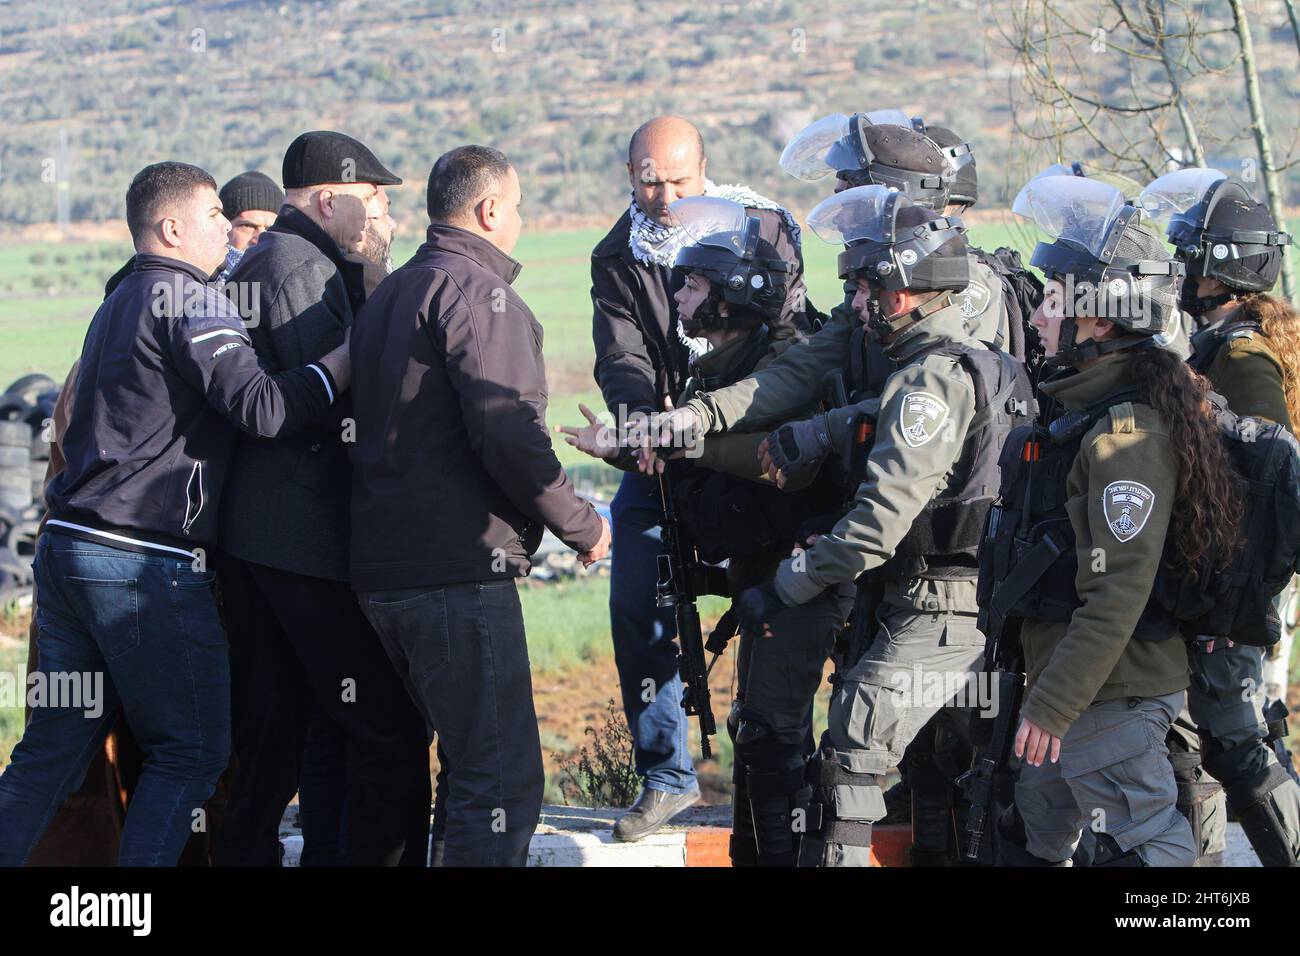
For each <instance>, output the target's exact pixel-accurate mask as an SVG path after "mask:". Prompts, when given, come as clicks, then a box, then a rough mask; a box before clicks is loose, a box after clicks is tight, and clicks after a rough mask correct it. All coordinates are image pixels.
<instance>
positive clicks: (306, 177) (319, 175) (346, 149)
mask: <svg viewBox="0 0 1300 956" xmlns="http://www.w3.org/2000/svg"><path fill="white" fill-rule="evenodd" d="M322 183H374V184H375V185H376V186H400V185H401V183H402V180H401V177H399V176H394V175H393V174H392V173H391V172H389V170H388V169H386V168H385V167H384V164H383V163H381V162H380V161H379V160H378V159H376V158H375V154H374V153H372V152H371V151H370V150H369V149H367V148H366V147H365V145H364V144H362V143H361V142H359V141H358V140H355V139H353V138H352V137H351V136H348V135H347V134H346V133H336V132H334V131H333V130H328V129H317V130H312V131H311V132H310V133H303V134H302V135H300V136H299V137H298V138H297V139H295V140H294V141H293V142H292V143H290V144H289V148H288V149H287V150H285V153H284V188H285V189H296V188H298V187H299V186H319V185H321V184H322Z"/></svg>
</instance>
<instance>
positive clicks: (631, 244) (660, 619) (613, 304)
mask: <svg viewBox="0 0 1300 956" xmlns="http://www.w3.org/2000/svg"><path fill="white" fill-rule="evenodd" d="M707 163H708V160H707V159H706V157H705V155H704V143H703V140H702V139H701V137H700V133H699V130H697V129H696V128H695V127H694V126H693V125H691V124H690V123H689V122H687V121H686V120H684V119H682V118H680V117H677V116H660V117H657V118H655V119H652V120H650V121H649V122H647V123H645V124H644V125H642V126H641V127H640V128H639V129H638V130H637V131H636V132H635V133H634V134H633V135H632V140H631V142H630V143H629V145H628V162H627V171H628V179H629V181H630V183H631V186H632V200H631V202H630V203H629V205H628V208H627V211H625V212H624V213H623V215H622V216H621V217H620V218H619V220H618V222H617V223H615V225H614V228H613V229H611V230H610V232H609V234H608V235H607V236H605V238H604V239H602V240H601V241H600V242H599V244H597V246H596V248H595V249H594V250H592V253H591V301H592V305H593V308H594V314H593V319H592V338H593V339H594V341H595V345H596V368H595V375H596V381H597V383H599V385H600V390H601V394H602V395H603V396H604V399H605V404H606V406H607V407H608V408H609V410H610V412H611V413H612V414H613V415H614V418H615V420H616V421H618V422H628V421H631V420H633V419H636V418H638V417H640V416H643V415H647V414H651V413H653V412H656V411H660V410H661V409H662V408H663V400H664V398H665V397H666V396H670V395H678V394H680V393H681V391H682V388H683V387H684V386H685V384H686V376H687V372H686V365H687V360H688V358H689V357H690V355H691V353H692V351H703V350H704V349H705V348H706V345H705V343H704V341H703V339H698V338H691V337H689V336H687V335H686V334H685V332H684V331H683V330H682V329H681V326H680V323H679V321H678V318H677V305H676V302H675V301H674V300H673V293H674V292H675V291H676V290H674V289H672V288H670V281H669V280H670V273H671V270H672V263H673V259H674V257H675V256H676V254H677V250H678V249H679V248H680V247H681V246H682V244H683V243H684V242H685V241H686V237H685V236H684V235H683V234H682V230H681V229H680V228H677V227H674V225H673V222H672V219H671V216H670V214H669V211H668V206H669V205H670V204H671V203H672V202H673V201H675V200H677V199H680V198H682V197H684V196H698V195H700V194H707V195H710V196H720V197H722V198H724V199H732V200H735V201H737V202H739V203H741V204H742V205H743V206H745V207H747V208H748V210H749V213H750V215H753V216H755V217H757V218H758V219H759V221H760V223H761V235H762V238H763V239H765V240H767V241H768V242H770V243H771V244H772V245H774V246H775V247H776V249H777V251H778V253H779V254H780V256H781V258H782V259H784V260H785V261H786V262H788V263H790V264H791V266H792V267H793V271H792V272H791V273H789V274H788V282H789V285H788V288H787V295H786V302H785V307H784V308H783V309H782V310H781V316H780V319H779V320H778V321H779V324H787V325H793V326H795V327H796V328H797V329H800V330H806V329H807V327H808V322H807V320H806V319H805V309H806V293H805V288H804V281H803V257H802V255H801V253H800V248H799V227H798V225H797V224H796V223H795V221H794V219H793V218H792V217H791V216H790V214H789V213H788V212H786V211H785V210H784V209H782V208H781V207H780V206H778V205H777V204H776V203H773V202H771V201H770V200H768V199H765V198H763V197H762V196H759V195H758V194H757V193H754V192H752V191H750V190H749V189H746V188H744V187H742V186H715V185H714V184H713V183H711V182H709V180H708V179H707V177H706V175H705V170H706V166H707ZM610 510H611V515H612V518H613V524H614V549H613V550H614V558H613V566H612V568H611V579H610V597H609V612H610V632H611V636H612V637H613V642H614V659H615V661H616V663H617V666H618V676H619V683H620V685H621V688H622V693H623V710H624V712H625V713H626V715H627V723H628V727H629V728H631V731H632V736H633V739H634V740H635V742H636V769H637V773H638V774H639V775H640V776H641V777H642V778H643V779H644V790H643V791H642V793H641V795H640V797H639V798H638V799H637V802H636V804H635V805H634V806H633V807H632V809H631V811H629V812H628V813H627V814H625V815H624V816H623V817H622V818H621V819H620V820H619V822H618V824H617V825H616V826H615V828H614V836H615V837H617V838H618V839H620V840H639V839H641V838H642V837H644V836H646V835H648V834H650V833H652V832H654V831H655V830H656V829H658V828H659V827H660V826H662V825H663V824H664V823H666V822H667V821H668V819H669V818H670V817H672V816H673V814H675V813H677V812H679V811H681V810H683V809H685V808H686V807H688V806H690V805H691V804H692V803H694V802H695V800H696V798H697V797H698V796H699V788H698V787H697V786H696V782H695V767H694V765H693V764H692V763H691V758H690V753H689V750H688V748H687V743H686V731H687V722H686V715H685V714H684V712H683V711H682V706H681V699H682V685H681V680H680V678H679V677H678V675H677V650H676V647H675V645H674V644H673V637H674V635H675V633H676V626H675V624H674V621H673V611H672V609H671V608H657V607H656V606H655V580H656V577H657V571H656V564H657V556H658V554H659V552H660V550H661V545H660V541H659V527H658V526H659V521H660V518H661V517H662V514H661V512H660V508H659V493H658V486H657V484H656V483H655V480H654V479H653V478H650V477H647V476H646V475H642V474H637V473H627V474H624V476H623V479H622V482H621V484H620V485H619V490H618V494H617V495H615V496H614V502H613V505H612V506H611V509H610Z"/></svg>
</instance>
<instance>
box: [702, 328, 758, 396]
mask: <svg viewBox="0 0 1300 956" xmlns="http://www.w3.org/2000/svg"><path fill="white" fill-rule="evenodd" d="M767 347H768V343H767V326H766V325H760V326H758V328H755V329H751V330H750V333H749V334H748V335H738V336H736V337H735V338H734V339H732V340H731V341H730V342H727V343H725V344H723V345H720V346H718V347H717V348H715V349H709V351H707V352H705V353H704V354H703V355H697V356H695V357H694V358H692V359H691V363H690V374H691V375H692V376H693V377H695V378H696V379H699V380H700V382H701V383H702V385H701V387H702V388H703V389H704V390H705V391H708V390H709V389H715V388H719V387H721V385H722V384H724V383H730V382H734V381H738V380H739V379H740V378H742V377H743V375H740V376H737V375H736V374H735V373H736V372H737V371H738V370H740V366H742V365H746V364H748V365H749V366H750V367H751V368H752V367H753V365H754V361H755V360H756V359H757V358H759V357H761V356H762V355H763V353H764V352H766V351H767ZM742 371H743V372H744V373H748V372H749V371H750V369H748V368H747V369H743V370H742Z"/></svg>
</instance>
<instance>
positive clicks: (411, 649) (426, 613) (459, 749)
mask: <svg viewBox="0 0 1300 956" xmlns="http://www.w3.org/2000/svg"><path fill="white" fill-rule="evenodd" d="M359 597H360V599H361V605H362V607H363V608H364V609H365V614H366V617H367V618H369V619H370V621H371V623H372V624H374V626H375V629H376V630H377V631H378V632H379V637H380V639H381V640H382V641H383V643H384V648H385V649H386V650H387V651H388V654H389V656H390V657H391V658H392V660H393V663H394V665H395V666H396V667H397V669H398V671H399V672H400V673H401V675H402V679H403V682H404V683H405V685H406V687H407V690H408V691H409V693H410V696H411V699H412V700H414V701H415V703H416V706H417V707H419V709H420V711H421V712H422V713H423V714H424V717H425V720H426V721H427V722H428V725H429V726H430V727H431V728H434V729H436V730H437V733H438V748H439V753H440V754H445V755H446V760H445V761H444V763H443V768H444V770H445V771H446V773H447V776H446V780H445V783H444V781H443V780H442V779H440V780H439V782H438V802H439V804H440V805H443V806H445V808H446V835H445V838H444V850H443V858H442V865H443V866H525V865H527V863H528V846H529V840H530V839H531V838H532V836H533V831H534V830H535V829H536V828H537V821H538V818H539V817H540V815H541V809H542V791H543V789H544V787H545V778H546V775H545V770H544V768H543V766H542V746H541V740H540V738H539V735H538V731H537V713H536V711H535V710H534V709H533V685H532V675H531V674H530V672H529V668H528V645H527V642H526V641H525V638H524V615H523V610H522V608H521V607H520V604H519V592H518V590H517V587H516V584H515V582H514V580H513V579H506V580H494V581H471V582H467V583H463V584H449V585H446V586H444V587H440V588H428V589H424V588H413V589H407V590H400V591H368V592H362V593H361V594H360V595H359Z"/></svg>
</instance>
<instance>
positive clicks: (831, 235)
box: [808, 186, 906, 245]
mask: <svg viewBox="0 0 1300 956" xmlns="http://www.w3.org/2000/svg"><path fill="white" fill-rule="evenodd" d="M905 201H906V197H904V196H903V195H902V194H900V193H898V192H896V191H894V190H892V189H889V188H888V187H887V186H855V187H853V188H852V189H846V190H844V191H843V192H838V193H836V194H835V195H833V196H830V197H828V198H826V199H823V200H822V201H821V202H820V203H818V204H817V206H816V208H814V209H813V211H812V212H810V213H809V214H808V228H809V229H811V230H812V231H813V232H815V233H817V235H818V237H820V238H821V239H822V240H823V241H825V242H829V243H831V244H832V245H849V244H851V243H854V242H861V241H862V240H864V239H870V240H872V241H873V242H877V243H891V242H893V241H894V212H895V210H896V209H897V208H898V204H899V203H900V202H905Z"/></svg>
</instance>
